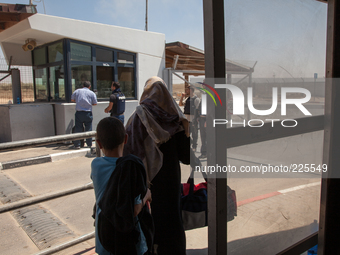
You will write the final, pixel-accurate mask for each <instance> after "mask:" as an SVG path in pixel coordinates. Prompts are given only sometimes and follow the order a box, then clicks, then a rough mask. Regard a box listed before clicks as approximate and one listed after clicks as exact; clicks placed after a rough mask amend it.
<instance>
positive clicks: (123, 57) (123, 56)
mask: <svg viewBox="0 0 340 255" xmlns="http://www.w3.org/2000/svg"><path fill="white" fill-rule="evenodd" d="M118 63H120V64H122V63H124V64H133V55H132V54H127V53H122V52H118Z"/></svg>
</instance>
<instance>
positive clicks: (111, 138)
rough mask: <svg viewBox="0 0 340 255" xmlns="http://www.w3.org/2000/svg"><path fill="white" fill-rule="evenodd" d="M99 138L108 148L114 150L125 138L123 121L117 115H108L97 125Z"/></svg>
mask: <svg viewBox="0 0 340 255" xmlns="http://www.w3.org/2000/svg"><path fill="white" fill-rule="evenodd" d="M97 139H98V140H99V141H100V143H101V144H102V146H103V148H104V149H106V150H113V149H115V148H117V147H118V145H120V144H122V143H123V142H124V139H125V128H124V125H123V123H122V122H121V121H120V120H119V119H117V118H115V117H106V118H104V119H102V120H101V121H99V123H98V125H97Z"/></svg>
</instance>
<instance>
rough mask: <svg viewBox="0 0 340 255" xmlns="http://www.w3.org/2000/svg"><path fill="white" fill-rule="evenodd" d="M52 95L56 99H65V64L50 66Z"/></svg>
mask: <svg viewBox="0 0 340 255" xmlns="http://www.w3.org/2000/svg"><path fill="white" fill-rule="evenodd" d="M49 84H50V96H51V99H53V100H54V101H62V100H65V82H64V66H63V65H60V66H52V67H50V83H49Z"/></svg>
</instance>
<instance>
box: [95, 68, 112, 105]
mask: <svg viewBox="0 0 340 255" xmlns="http://www.w3.org/2000/svg"><path fill="white" fill-rule="evenodd" d="M112 81H113V67H107V66H97V92H98V95H97V96H98V98H105V99H108V98H109V97H110V95H111V92H112V90H111V84H112Z"/></svg>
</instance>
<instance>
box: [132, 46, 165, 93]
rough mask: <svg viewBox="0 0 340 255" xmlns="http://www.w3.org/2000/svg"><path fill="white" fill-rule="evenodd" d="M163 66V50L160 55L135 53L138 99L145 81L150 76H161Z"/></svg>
mask: <svg viewBox="0 0 340 255" xmlns="http://www.w3.org/2000/svg"><path fill="white" fill-rule="evenodd" d="M164 68H165V51H164V54H163V55H162V56H158V57H155V56H150V55H146V54H142V53H139V54H138V55H137V68H136V69H137V80H138V88H137V98H138V99H139V98H140V97H141V95H142V93H143V89H144V85H145V82H146V81H147V80H148V79H149V78H150V77H152V76H159V77H161V78H163V70H164Z"/></svg>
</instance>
